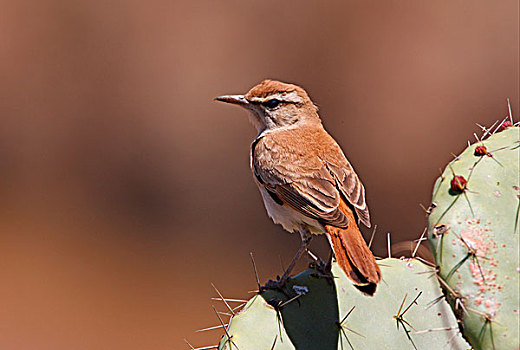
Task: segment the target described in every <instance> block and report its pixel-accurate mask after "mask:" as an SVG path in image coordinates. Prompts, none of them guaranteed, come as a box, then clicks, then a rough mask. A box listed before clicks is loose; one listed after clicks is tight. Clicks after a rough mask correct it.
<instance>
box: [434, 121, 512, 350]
mask: <svg viewBox="0 0 520 350" xmlns="http://www.w3.org/2000/svg"><path fill="white" fill-rule="evenodd" d="M519 162H520V128H518V127H508V128H506V129H505V130H504V131H501V132H499V133H496V134H494V135H492V136H490V137H489V138H487V139H486V140H483V141H481V142H478V143H476V144H473V145H471V146H469V147H468V148H467V149H466V150H464V152H462V154H460V156H458V157H456V158H455V159H454V160H453V161H452V162H451V163H450V164H449V165H448V167H446V169H445V170H444V173H443V174H442V176H441V177H440V178H439V179H437V182H436V183H435V186H434V190H433V199H432V207H431V208H434V209H433V210H432V212H431V215H430V216H429V219H428V222H429V241H430V244H431V247H432V251H433V253H434V255H435V259H436V262H437V265H438V267H439V275H440V277H441V278H442V279H443V280H444V283H443V284H444V286H445V290H446V295H447V297H448V299H449V300H450V302H451V304H452V306H453V308H454V310H455V312H456V314H457V315H458V317H459V318H460V319H462V321H463V332H464V335H465V336H466V338H467V339H468V340H469V341H470V343H471V344H472V345H473V347H474V348H475V349H518V348H519V336H518V333H519V272H520V268H519V266H520V264H519V236H520V234H519V225H520V223H519V208H520V200H519V198H520V197H519V195H520V192H519V190H520V187H519V186H520V183H519V182H520V180H519V177H520V169H519Z"/></svg>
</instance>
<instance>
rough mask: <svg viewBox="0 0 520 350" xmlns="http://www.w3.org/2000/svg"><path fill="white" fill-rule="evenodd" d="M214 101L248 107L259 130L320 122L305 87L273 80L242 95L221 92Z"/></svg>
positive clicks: (265, 81)
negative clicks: (221, 94)
mask: <svg viewBox="0 0 520 350" xmlns="http://www.w3.org/2000/svg"><path fill="white" fill-rule="evenodd" d="M216 100H217V101H222V102H227V103H232V104H236V105H239V106H242V107H244V108H246V109H248V110H249V111H250V112H251V113H250V114H251V121H252V123H253V124H254V125H255V127H256V128H257V130H258V132H262V131H264V130H270V131H274V130H276V129H287V128H292V127H295V126H298V125H300V124H306V123H320V119H319V117H318V113H317V111H318V108H317V107H316V106H315V105H314V104H313V103H312V101H311V99H310V98H309V95H307V92H305V90H303V89H302V88H301V87H299V86H297V85H293V84H286V83H282V82H280V81H276V80H264V81H262V82H261V83H260V84H258V85H256V86H254V87H253V88H252V89H251V90H249V91H248V92H247V93H246V94H245V95H224V96H219V97H217V98H216Z"/></svg>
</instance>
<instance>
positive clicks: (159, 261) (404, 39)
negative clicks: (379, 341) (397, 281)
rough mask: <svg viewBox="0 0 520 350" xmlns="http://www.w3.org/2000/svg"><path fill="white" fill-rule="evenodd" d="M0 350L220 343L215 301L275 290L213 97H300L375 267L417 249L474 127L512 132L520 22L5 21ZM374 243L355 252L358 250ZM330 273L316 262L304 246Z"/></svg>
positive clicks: (421, 10) (479, 6) (304, 4)
mask: <svg viewBox="0 0 520 350" xmlns="http://www.w3.org/2000/svg"><path fill="white" fill-rule="evenodd" d="M0 6H1V8H0V52H1V60H0V79H1V80H0V81H1V82H0V89H1V91H0V115H1V117H2V122H1V124H0V162H1V173H0V196H1V199H0V310H1V312H0V315H1V316H0V347H1V348H2V349H181V348H185V347H187V346H186V345H185V344H184V343H183V340H182V339H183V338H184V337H186V338H188V339H190V341H192V342H193V343H194V344H196V345H205V344H209V343H212V342H213V343H216V341H217V340H218V339H219V337H220V334H219V332H213V333H210V334H198V333H197V334H195V333H193V331H194V330H196V329H198V328H203V327H206V326H211V325H215V324H217V318H216V317H215V315H214V313H213V311H212V310H211V307H210V305H211V303H212V302H211V301H210V300H209V298H210V297H211V296H214V295H215V293H214V292H213V290H212V288H211V286H210V282H214V283H215V284H216V285H217V286H218V287H219V288H220V289H221V290H222V292H223V293H224V294H225V295H226V296H229V297H242V298H244V297H247V296H248V294H247V291H248V290H251V289H254V288H255V283H254V279H253V276H252V273H251V265H250V260H249V252H251V251H253V252H254V253H255V256H256V260H257V264H258V266H259V270H260V275H261V279H262V281H265V280H266V279H267V278H268V277H272V276H273V275H275V274H276V273H279V272H280V260H279V259H280V257H281V259H282V260H284V261H285V262H286V263H287V262H288V261H289V259H290V258H291V257H292V255H293V254H294V252H295V250H296V249H297V246H298V242H299V237H298V236H297V235H292V236H291V235H288V234H285V233H284V232H283V231H282V229H281V228H279V227H277V226H275V225H274V224H272V222H271V221H270V220H269V219H268V218H267V215H266V213H265V210H264V208H263V205H262V203H261V200H260V196H259V194H258V193H257V189H256V187H255V185H254V183H253V180H252V177H251V175H250V172H249V168H248V152H249V144H250V142H251V140H252V139H253V137H254V136H255V132H254V130H253V127H252V126H251V125H249V123H248V121H247V116H246V112H245V111H243V110H240V109H239V108H233V107H231V106H227V105H223V104H217V103H215V102H213V101H212V99H213V97H215V96H217V95H220V94H223V93H241V92H245V91H247V90H248V89H249V88H250V87H251V86H252V85H254V84H256V83H257V82H259V81H260V80H262V79H264V78H268V77H269V78H277V79H280V80H284V81H288V82H294V83H297V84H301V85H303V86H304V87H305V88H306V89H307V91H308V92H309V93H310V95H311V97H312V98H313V99H314V101H315V102H316V103H317V104H318V105H319V106H320V108H321V116H322V118H323V119H324V122H325V125H326V127H327V128H328V130H329V131H331V133H332V134H333V135H334V136H335V137H336V138H337V140H338V141H339V142H340V144H341V145H342V146H343V148H344V150H345V152H346V153H347V154H348V156H349V158H350V160H351V162H352V163H353V164H354V166H355V167H356V169H357V171H358V173H359V174H360V176H361V178H362V179H363V181H364V183H365V186H366V188H367V191H368V203H369V205H370V208H371V212H372V216H373V220H372V221H373V223H375V224H377V225H378V227H379V229H378V235H377V236H376V239H375V243H374V247H373V248H374V251H375V252H376V253H377V254H379V255H385V254H386V248H385V236H386V232H391V233H392V241H393V242H398V241H403V240H408V239H414V238H417V237H418V236H419V235H420V233H421V232H422V229H423V227H424V225H425V218H424V214H423V212H422V210H421V209H420V207H419V203H423V204H425V205H427V204H428V200H429V196H430V191H431V188H432V184H433V181H434V179H435V178H436V176H437V175H438V169H439V168H440V167H444V165H445V164H446V162H447V161H449V160H450V159H451V155H450V152H460V151H461V150H462V149H463V148H464V146H465V144H466V140H467V139H471V138H472V133H473V132H475V131H478V128H477V127H476V126H475V124H474V123H475V122H478V123H481V124H488V125H489V124H491V123H493V122H494V121H495V120H497V119H502V118H503V117H504V116H505V115H506V110H507V107H506V98H507V97H510V98H511V101H512V107H513V110H514V112H515V113H518V112H519V108H518V95H519V68H518V67H519V44H518V43H519V35H518V29H519V25H518V21H519V18H518V13H519V12H518V6H519V5H518V1H517V0H507V1H506V0H504V1H497V2H495V1H470V0H467V1H451V0H450V1H379V2H375V1H364V2H361V1H342V2H336V3H333V2H326V3H325V2H318V1H285V2H284V1H254V2H252V1H251V2H248V1H199V2H189V1H184V2H180V1H174V0H150V1H147V2H143V1H133V0H132V1H106V0H95V1H86V0H83V1H81V0H76V1H74V0H73V1H70V0H69V1H65V0H63V1H62V0H45V1H43V0H40V1H7V0H2V1H1V5H0ZM369 234H370V232H367V236H369ZM313 246H314V248H313V249H315V250H316V251H318V252H319V253H320V254H323V255H325V256H326V252H327V249H326V244H325V242H323V240H316V243H313Z"/></svg>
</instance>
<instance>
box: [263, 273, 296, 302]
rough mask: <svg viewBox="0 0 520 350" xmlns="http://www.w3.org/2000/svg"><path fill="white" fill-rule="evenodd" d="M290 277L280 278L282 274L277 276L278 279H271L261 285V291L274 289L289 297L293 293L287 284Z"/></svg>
mask: <svg viewBox="0 0 520 350" xmlns="http://www.w3.org/2000/svg"><path fill="white" fill-rule="evenodd" d="M289 278H290V277H286V278H280V276H276V281H275V280H269V281H267V283H266V284H264V285H263V286H261V287H260V293H262V292H265V291H267V290H274V291H277V292H281V293H283V294H285V295H286V296H287V297H290V296H291V294H293V293H291V290H290V288H289V287H288V286H287V280H288V279H289Z"/></svg>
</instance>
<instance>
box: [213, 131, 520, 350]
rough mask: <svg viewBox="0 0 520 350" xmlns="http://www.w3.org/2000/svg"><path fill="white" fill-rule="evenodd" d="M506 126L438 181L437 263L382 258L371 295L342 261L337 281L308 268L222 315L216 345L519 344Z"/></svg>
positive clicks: (433, 239)
mask: <svg viewBox="0 0 520 350" xmlns="http://www.w3.org/2000/svg"><path fill="white" fill-rule="evenodd" d="M483 129H484V130H485V131H486V132H485V135H487V134H489V130H487V129H485V128H483ZM500 129H501V130H502V131H501V132H499V133H495V134H493V135H491V136H489V137H488V138H487V139H485V140H478V138H477V140H478V142H477V143H475V144H473V145H468V148H467V149H466V150H464V151H463V152H462V153H461V154H460V155H459V156H457V157H456V158H455V159H454V160H453V161H452V162H450V164H448V166H447V167H446V169H445V170H444V172H443V174H442V175H441V177H440V178H439V179H437V181H436V183H435V185H434V189H433V198H432V204H431V206H430V208H429V209H428V210H427V213H428V215H429V218H428V240H429V242H430V246H431V248H432V251H433V254H434V257H435V262H436V266H435V268H433V267H430V266H427V265H425V264H423V263H422V262H420V261H419V260H416V259H408V260H406V259H392V258H388V259H383V260H379V261H378V264H379V266H380V268H381V270H382V275H383V281H382V282H381V284H380V285H379V286H378V291H377V293H376V294H375V296H374V297H367V296H365V295H363V294H361V293H360V292H359V291H358V290H357V289H356V288H355V287H354V286H353V285H352V284H351V283H349V282H348V280H347V278H346V277H345V275H344V273H343V271H342V270H341V269H340V268H339V267H338V266H337V264H335V263H333V265H332V275H333V276H334V278H332V279H330V278H329V279H328V278H324V276H323V274H322V273H321V272H319V271H318V270H316V269H308V270H306V271H304V272H302V273H301V274H299V275H297V276H295V277H293V278H291V279H289V281H288V284H287V290H286V291H285V292H284V293H282V292H278V291H273V290H267V291H264V292H262V293H260V294H257V295H255V296H254V297H253V298H252V299H251V300H249V301H248V302H247V303H246V305H245V306H244V307H243V309H242V310H241V311H240V312H239V313H236V314H234V315H233V316H232V317H231V319H230V321H229V325H227V326H226V325H224V322H223V321H222V320H221V326H222V327H223V328H224V330H225V335H224V336H223V338H222V339H221V341H220V343H219V345H218V349H222V350H231V349H241V350H244V349H255V350H256V349H266V350H267V349H271V350H273V349H276V350H285V349H287V350H289V349H298V350H302V349H303V350H305V349H323V350H336V349H342V350H343V349H381V348H385V349H433V348H435V349H442V348H446V349H469V348H470V345H469V344H468V343H467V342H466V341H469V343H470V344H471V347H473V349H475V350H484V349H519V344H520V343H519V326H520V325H519V322H520V321H519V309H520V305H519V298H520V296H519V289H518V285H519V275H520V261H519V260H520V257H519V248H520V247H519V237H520V169H519V167H520V165H519V163H520V128H519V127H518V126H515V125H513V123H512V122H508V123H505V122H504V123H503V124H502V125H501V127H500ZM421 240H422V237H421ZM421 240H420V241H421ZM255 271H256V267H255ZM439 282H440V284H439ZM441 287H442V290H441ZM219 295H220V294H219ZM221 298H222V300H223V301H225V299H224V298H223V297H222V296H221ZM228 308H229V309H230V310H232V311H231V312H232V313H234V312H233V309H231V308H230V307H229V305H228ZM217 315H218V313H217ZM219 318H220V316H219ZM461 331H462V333H461Z"/></svg>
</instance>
